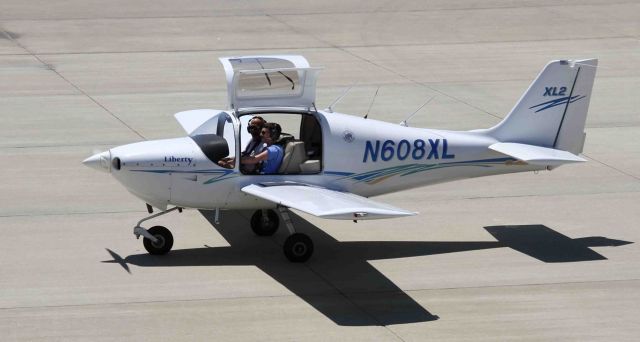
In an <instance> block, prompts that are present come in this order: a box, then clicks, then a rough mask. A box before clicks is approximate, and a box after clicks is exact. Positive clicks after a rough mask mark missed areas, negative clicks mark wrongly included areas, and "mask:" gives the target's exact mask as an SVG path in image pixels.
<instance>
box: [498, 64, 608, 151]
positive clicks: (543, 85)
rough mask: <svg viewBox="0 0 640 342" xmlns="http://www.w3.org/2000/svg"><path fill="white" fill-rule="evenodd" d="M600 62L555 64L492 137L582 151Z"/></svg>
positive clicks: (532, 85) (541, 73)
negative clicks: (585, 127) (592, 90)
mask: <svg viewBox="0 0 640 342" xmlns="http://www.w3.org/2000/svg"><path fill="white" fill-rule="evenodd" d="M597 64H598V60H597V59H585V60H577V61H552V62H549V64H547V65H546V66H545V68H544V69H543V70H542V72H540V74H539V75H538V77H537V78H536V79H535V80H534V81H533V83H532V84H531V85H530V86H529V89H527V91H526V92H525V93H524V95H523V96H522V97H521V98H520V100H519V101H518V103H517V104H516V105H515V106H514V107H513V109H512V110H511V112H510V113H509V115H507V117H506V118H505V119H504V120H503V121H502V122H500V123H499V124H498V125H496V126H495V127H493V128H491V129H489V131H488V133H489V135H491V136H493V137H495V138H496V139H498V140H499V141H500V142H508V143H521V144H529V145H536V146H542V147H549V148H554V149H558V150H564V151H569V152H571V153H573V154H578V153H580V152H582V147H583V145H584V135H585V134H584V126H585V122H586V119H587V111H588V109H589V101H590V100H591V89H592V88H593V80H594V77H595V73H596V67H597Z"/></svg>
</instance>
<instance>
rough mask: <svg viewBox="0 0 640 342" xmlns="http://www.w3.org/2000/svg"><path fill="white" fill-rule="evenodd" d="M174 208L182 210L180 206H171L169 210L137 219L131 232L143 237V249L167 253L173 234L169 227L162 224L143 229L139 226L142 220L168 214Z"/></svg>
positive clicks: (155, 252) (154, 252)
mask: <svg viewBox="0 0 640 342" xmlns="http://www.w3.org/2000/svg"><path fill="white" fill-rule="evenodd" d="M174 210H178V211H179V212H182V208H180V207H173V208H171V209H169V210H166V211H161V212H159V213H157V214H154V215H151V216H147V217H145V218H143V219H142V220H140V221H138V224H136V226H135V227H134V228H133V234H134V235H135V236H136V238H138V239H139V238H140V236H141V235H142V237H143V238H144V239H143V240H142V244H143V245H144V249H146V250H147V252H149V254H154V255H162V254H167V253H169V251H170V250H171V247H173V235H172V234H171V232H170V231H169V229H167V228H165V227H163V226H154V227H151V228H149V229H145V228H143V227H142V226H140V224H142V222H144V221H148V220H151V219H152V218H156V217H158V216H162V215H165V214H168V213H170V212H172V211H174Z"/></svg>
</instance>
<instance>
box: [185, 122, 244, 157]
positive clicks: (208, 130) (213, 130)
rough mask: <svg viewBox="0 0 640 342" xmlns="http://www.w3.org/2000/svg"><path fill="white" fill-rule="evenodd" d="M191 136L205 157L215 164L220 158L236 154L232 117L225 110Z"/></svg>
mask: <svg viewBox="0 0 640 342" xmlns="http://www.w3.org/2000/svg"><path fill="white" fill-rule="evenodd" d="M191 138H192V139H193V141H195V142H196V144H198V147H200V149H201V150H202V152H203V153H204V154H205V155H206V156H207V158H209V160H211V161H212V162H214V163H216V164H217V163H218V162H219V161H220V160H221V159H222V158H225V157H228V158H234V157H235V155H236V142H235V130H234V127H233V119H232V118H231V116H230V115H229V114H227V113H225V112H222V113H220V114H218V115H216V116H214V117H212V118H211V119H209V120H208V121H207V122H205V123H204V124H203V125H202V126H200V127H199V128H198V129H197V130H196V131H194V132H193V133H192V135H191Z"/></svg>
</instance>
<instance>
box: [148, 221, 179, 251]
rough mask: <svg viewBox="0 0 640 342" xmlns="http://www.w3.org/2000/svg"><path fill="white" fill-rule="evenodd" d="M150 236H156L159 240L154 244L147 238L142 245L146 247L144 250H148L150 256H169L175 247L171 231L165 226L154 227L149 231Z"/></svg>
mask: <svg viewBox="0 0 640 342" xmlns="http://www.w3.org/2000/svg"><path fill="white" fill-rule="evenodd" d="M148 231H149V234H151V235H153V236H155V238H156V239H158V241H157V242H153V241H151V240H149V239H147V238H144V240H143V241H142V244H143V245H144V249H146V250H147V252H149V253H150V254H155V255H162V254H167V253H169V251H170V250H171V247H173V235H171V232H170V231H169V229H167V228H165V227H163V226H154V227H151V228H149V229H148Z"/></svg>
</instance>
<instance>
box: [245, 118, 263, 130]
mask: <svg viewBox="0 0 640 342" xmlns="http://www.w3.org/2000/svg"><path fill="white" fill-rule="evenodd" d="M256 119H259V120H260V121H262V125H261V126H260V129H262V127H264V124H265V123H267V120H265V119H263V118H262V117H261V116H258V115H256V116H254V117H252V118H251V119H249V122H247V132H249V133H251V121H253V120H256Z"/></svg>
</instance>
